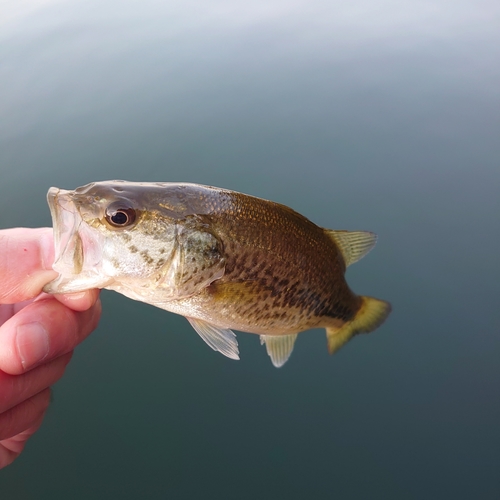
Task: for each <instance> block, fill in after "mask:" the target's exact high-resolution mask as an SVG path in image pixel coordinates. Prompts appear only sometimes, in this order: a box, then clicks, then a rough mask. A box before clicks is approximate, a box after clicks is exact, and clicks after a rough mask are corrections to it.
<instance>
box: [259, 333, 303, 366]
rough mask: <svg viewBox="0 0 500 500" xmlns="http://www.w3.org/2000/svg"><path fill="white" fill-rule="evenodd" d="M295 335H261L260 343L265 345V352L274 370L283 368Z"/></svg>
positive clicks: (291, 348)
mask: <svg viewBox="0 0 500 500" xmlns="http://www.w3.org/2000/svg"><path fill="white" fill-rule="evenodd" d="M296 338H297V334H296V333H293V334H292V335H261V336H260V343H261V344H266V351H267V354H269V357H270V358H271V361H272V363H273V365H274V366H275V367H276V368H280V367H281V366H283V365H284V364H285V363H286V362H287V361H288V358H289V357H290V354H292V351H293V345H294V344H295V339H296Z"/></svg>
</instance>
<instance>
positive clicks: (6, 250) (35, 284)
mask: <svg viewBox="0 0 500 500" xmlns="http://www.w3.org/2000/svg"><path fill="white" fill-rule="evenodd" d="M0 256H1V258H0V303H3V304H14V303H16V302H22V301H24V300H28V299H32V298H34V297H36V296H37V295H39V294H40V293H41V291H42V287H43V286H44V285H45V284H46V283H48V282H49V281H51V280H53V279H55V278H56V277H57V273H56V272H55V271H53V270H52V263H53V260H54V249H53V236H52V229H50V228H37V229H28V228H14V229H3V230H0Z"/></svg>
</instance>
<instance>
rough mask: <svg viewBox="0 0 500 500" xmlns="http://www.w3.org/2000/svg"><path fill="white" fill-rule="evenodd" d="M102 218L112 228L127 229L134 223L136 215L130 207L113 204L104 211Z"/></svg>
mask: <svg viewBox="0 0 500 500" xmlns="http://www.w3.org/2000/svg"><path fill="white" fill-rule="evenodd" d="M104 217H105V219H106V220H107V222H108V223H109V224H110V225H111V226H113V227H127V226H131V225H132V224H133V223H134V222H135V219H136V217H137V213H136V211H135V210H134V209H133V208H131V207H127V206H125V205H115V204H113V205H110V206H109V207H108V208H107V209H106V213H105V215H104Z"/></svg>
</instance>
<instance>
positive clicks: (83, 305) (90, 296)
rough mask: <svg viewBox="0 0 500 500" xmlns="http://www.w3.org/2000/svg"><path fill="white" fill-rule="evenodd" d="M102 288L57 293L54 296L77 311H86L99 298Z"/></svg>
mask: <svg viewBox="0 0 500 500" xmlns="http://www.w3.org/2000/svg"><path fill="white" fill-rule="evenodd" d="M99 292H100V290H97V289H93V290H87V291H85V292H78V293H68V294H63V295H60V294H57V295H54V297H55V298H56V299H57V300H58V301H59V302H61V304H64V305H65V306H66V307H69V308H70V309H73V310H75V311H86V310H87V309H90V308H91V307H92V306H93V305H94V304H95V303H96V302H97V299H98V298H99Z"/></svg>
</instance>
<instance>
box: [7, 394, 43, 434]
mask: <svg viewBox="0 0 500 500" xmlns="http://www.w3.org/2000/svg"><path fill="white" fill-rule="evenodd" d="M49 403H50V389H49V388H47V389H44V390H43V391H41V392H39V393H38V394H35V395H34V396H33V397H31V398H29V399H27V400H26V401H23V402H22V403H21V404H18V405H17V406H14V408H11V409H10V410H9V411H6V412H5V413H2V414H1V415H0V441H3V440H5V439H9V438H11V437H12V436H16V435H17V434H19V433H20V432H23V431H25V430H26V429H29V428H30V427H32V426H33V425H34V424H35V422H37V421H38V420H39V419H40V417H41V416H42V415H43V414H44V413H45V410H46V409H47V407H48V406H49Z"/></svg>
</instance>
